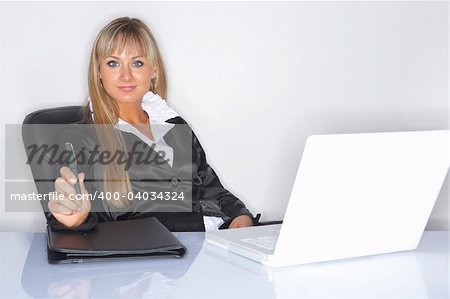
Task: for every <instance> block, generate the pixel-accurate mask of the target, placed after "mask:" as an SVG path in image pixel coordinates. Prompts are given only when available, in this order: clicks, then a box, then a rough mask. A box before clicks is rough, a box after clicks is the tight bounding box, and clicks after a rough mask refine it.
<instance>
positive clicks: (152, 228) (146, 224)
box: [47, 217, 186, 264]
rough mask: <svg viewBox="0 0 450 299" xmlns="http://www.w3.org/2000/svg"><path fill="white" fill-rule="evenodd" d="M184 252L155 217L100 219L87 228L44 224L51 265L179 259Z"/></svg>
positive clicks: (176, 240) (183, 248)
mask: <svg viewBox="0 0 450 299" xmlns="http://www.w3.org/2000/svg"><path fill="white" fill-rule="evenodd" d="M185 252H186V248H185V247H184V246H183V244H181V242H180V241H178V239H177V238H176V237H175V236H174V235H173V234H172V233H171V232H170V231H169V230H168V229H167V228H166V227H165V226H164V225H162V224H161V223H160V222H159V221H158V219H156V218H154V217H149V218H143V219H136V220H126V221H117V222H101V223H98V224H97V226H96V227H95V228H93V229H92V230H89V231H57V230H52V229H51V228H49V227H47V257H48V262H49V263H51V264H55V263H79V262H88V261H101V260H111V259H130V258H135V259H136V258H150V257H177V258H180V257H182V256H183V255H184V254H185Z"/></svg>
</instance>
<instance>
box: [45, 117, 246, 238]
mask: <svg viewBox="0 0 450 299" xmlns="http://www.w3.org/2000/svg"><path fill="white" fill-rule="evenodd" d="M166 122H167V123H172V124H175V126H174V127H173V128H172V129H170V131H168V132H167V133H166V135H164V137H163V139H164V141H165V142H166V143H167V144H168V145H169V146H171V147H172V149H173V151H174V160H173V165H172V166H170V165H169V164H167V163H156V164H155V163H152V164H148V163H147V164H145V163H137V159H138V157H137V156H133V159H134V160H133V163H131V166H130V168H129V169H128V173H129V176H130V181H131V185H132V187H133V193H134V194H139V195H138V197H140V199H139V200H138V201H136V200H133V205H132V207H131V208H130V209H127V210H125V209H124V210H120V209H110V208H109V207H110V205H107V204H105V197H104V195H105V194H106V193H104V191H103V181H102V179H99V178H102V174H101V173H102V171H101V163H100V164H99V163H96V164H94V165H92V163H87V162H88V161H80V157H78V159H77V160H78V169H79V171H83V172H85V174H86V179H85V185H86V188H87V190H88V192H89V193H90V194H91V195H94V194H96V197H95V198H93V200H92V207H93V208H92V212H91V213H90V215H89V217H88V218H87V219H86V221H85V222H84V223H83V224H82V225H80V226H79V227H77V228H76V230H88V229H92V228H93V227H95V225H96V224H97V223H98V222H106V221H121V220H127V219H137V218H143V217H157V218H158V219H159V220H160V221H161V222H162V223H163V224H164V225H165V226H166V227H167V228H168V229H169V230H171V231H203V230H204V224H203V216H216V217H221V218H222V219H223V220H224V221H225V223H224V225H223V226H222V228H224V227H228V225H229V223H230V222H231V220H232V219H234V218H235V217H237V216H240V215H248V216H250V217H253V216H252V214H251V213H250V212H249V210H248V209H247V208H246V207H245V205H244V203H243V202H242V201H240V200H239V199H238V198H237V197H235V196H234V195H233V194H231V193H230V192H229V191H228V190H226V189H225V188H224V187H223V185H222V184H221V182H220V180H219V178H218V177H217V175H216V173H215V171H214V170H213V169H212V168H211V166H210V165H209V164H208V163H207V161H206V156H205V152H204V150H203V148H202V146H201V145H200V142H199V141H198V139H197V137H196V136H195V134H194V132H193V131H192V129H191V128H190V127H189V126H188V125H187V123H186V121H184V119H182V118H181V117H175V118H172V119H169V120H167V121H166ZM90 123H92V120H88V121H87V122H84V123H82V124H81V123H80V124H75V125H73V126H71V127H70V128H69V129H67V130H66V131H65V132H64V134H62V137H61V138H60V142H59V145H60V148H62V149H64V147H63V145H64V143H65V142H67V141H69V142H72V144H73V145H74V148H75V151H76V152H77V153H78V154H79V153H80V151H83V150H85V151H89V150H90V151H91V152H92V149H94V148H95V146H96V145H97V138H96V137H95V133H94V132H93V130H92V129H87V128H88V127H89V126H86V124H90ZM122 135H123V136H124V139H125V142H126V143H127V145H128V146H129V148H130V147H131V145H136V144H137V146H138V147H139V150H140V151H142V152H144V153H147V154H149V155H150V154H151V153H152V151H153V153H154V150H153V148H151V147H149V146H148V145H146V144H145V142H143V141H142V140H140V139H139V138H138V137H137V136H135V135H134V134H132V133H126V132H122ZM141 158H142V156H141ZM63 164H64V163H63ZM59 167H60V165H58V167H57V171H58V173H56V174H55V178H56V177H57V176H59ZM55 171H56V169H55ZM49 189H50V190H52V189H51V187H49ZM150 192H155V194H157V195H158V194H167V193H165V192H170V193H169V194H171V195H172V196H179V195H180V194H183V196H184V200H183V201H180V200H177V201H172V200H168V201H166V200H164V201H162V200H160V201H158V200H154V201H150V200H146V201H144V200H142V199H143V196H142V195H144V193H147V195H148V196H150V194H151V193H150ZM161 192H162V193H161ZM100 194H103V197H102V198H101V199H100V198H99V197H101V195H100ZM130 197H132V195H130ZM153 197H154V196H153ZM135 199H136V198H135ZM45 214H46V218H47V224H48V225H49V226H50V227H51V228H53V229H56V230H61V229H66V228H65V227H64V226H63V225H61V224H60V223H59V222H58V221H57V220H56V219H55V218H54V217H53V215H52V214H51V213H49V212H48V211H47V212H45Z"/></svg>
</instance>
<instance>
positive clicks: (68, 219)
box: [48, 166, 91, 228]
mask: <svg viewBox="0 0 450 299" xmlns="http://www.w3.org/2000/svg"><path fill="white" fill-rule="evenodd" d="M59 172H60V174H61V176H60V177H58V178H57V179H56V180H55V191H54V193H55V194H54V195H55V196H53V198H52V199H51V200H49V202H48V209H49V211H50V213H52V215H53V216H54V217H55V218H56V220H58V221H59V222H60V223H61V224H63V225H65V226H66V227H68V228H76V227H78V226H80V225H81V224H82V223H83V222H84V221H85V220H86V218H87V216H88V215H89V212H90V211H91V201H90V200H89V194H88V192H87V190H86V188H85V186H84V182H83V181H84V173H82V172H81V173H79V174H78V182H79V184H80V189H81V193H82V195H83V196H82V198H83V199H82V200H77V199H76V198H77V197H76V196H77V192H76V190H75V183H76V182H77V178H76V177H75V174H74V173H73V172H72V171H71V170H70V168H69V167H67V166H63V167H61V169H60V171H59ZM79 197H80V195H78V198H79Z"/></svg>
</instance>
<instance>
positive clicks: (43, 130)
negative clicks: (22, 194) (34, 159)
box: [22, 106, 83, 194]
mask: <svg viewBox="0 0 450 299" xmlns="http://www.w3.org/2000/svg"><path fill="white" fill-rule="evenodd" d="M82 109H83V107H82V106H67V107H58V108H50V109H42V110H38V111H35V112H32V113H30V114H28V115H27V116H26V117H25V119H24V121H23V126H22V140H23V143H24V145H25V151H26V154H27V157H28V158H29V157H30V153H31V148H30V145H53V144H57V142H58V139H59V137H60V135H61V133H62V131H63V130H64V129H65V128H66V127H64V126H44V125H56V124H61V125H65V124H72V123H77V122H80V121H81V120H82ZM30 167H31V172H32V174H33V178H34V182H35V184H36V188H37V191H38V193H40V194H46V193H48V192H50V191H53V186H54V184H53V181H54V179H55V175H56V174H57V173H58V169H56V166H52V165H49V164H48V163H45V162H44V163H40V164H39V165H36V164H35V163H30Z"/></svg>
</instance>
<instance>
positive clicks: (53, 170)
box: [22, 106, 282, 225]
mask: <svg viewBox="0 0 450 299" xmlns="http://www.w3.org/2000/svg"><path fill="white" fill-rule="evenodd" d="M82 109H83V107H82V106H67V107H58V108H49V109H42V110H38V111H35V112H33V113H30V114H28V115H27V116H26V117H25V120H24V121H23V124H24V126H22V138H23V143H24V145H25V151H26V153H27V157H30V154H31V148H30V145H33V144H35V145H38V146H40V145H49V144H50V145H51V144H57V142H58V139H59V137H60V136H61V133H62V132H63V131H64V130H65V129H66V128H67V126H39V125H56V124H60V125H68V124H74V123H78V122H80V121H82V119H83V111H82ZM36 125H38V126H36ZM43 163H46V162H45V161H43V162H42V163H39V165H37V164H30V167H31V172H32V174H33V178H34V182H35V184H36V188H37V191H38V193H40V194H48V193H49V192H51V191H53V190H54V181H55V179H56V177H57V175H58V173H59V168H60V167H61V166H60V165H57V164H53V165H52V164H49V163H46V165H43ZM41 204H42V207H43V209H44V211H47V206H46V203H45V202H43V201H41ZM260 217H261V214H257V215H256V217H255V218H254V219H253V222H254V225H269V224H280V223H282V221H267V222H260V221H259V218H260Z"/></svg>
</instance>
